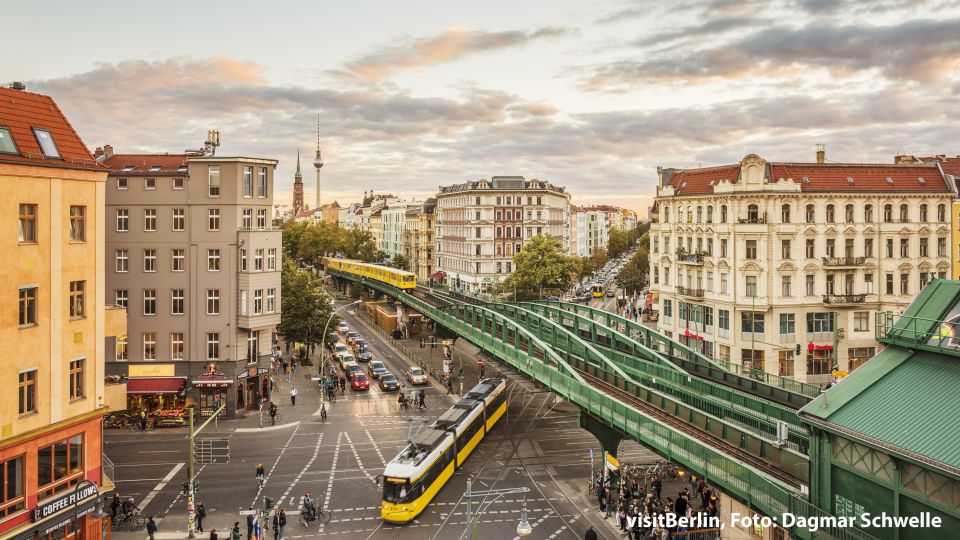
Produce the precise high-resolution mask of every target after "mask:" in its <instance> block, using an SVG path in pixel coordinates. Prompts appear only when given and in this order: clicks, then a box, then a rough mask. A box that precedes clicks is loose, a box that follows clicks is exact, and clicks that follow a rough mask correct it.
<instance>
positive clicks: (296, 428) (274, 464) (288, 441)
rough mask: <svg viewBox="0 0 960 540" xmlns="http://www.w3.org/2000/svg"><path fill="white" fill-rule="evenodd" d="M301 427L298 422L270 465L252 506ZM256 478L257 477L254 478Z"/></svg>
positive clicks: (251, 504)
mask: <svg viewBox="0 0 960 540" xmlns="http://www.w3.org/2000/svg"><path fill="white" fill-rule="evenodd" d="M299 429H300V424H299V423H298V424H297V427H295V428H294V429H293V433H291V434H290V438H289V439H287V442H286V444H284V445H283V448H281V449H280V453H279V454H277V460H276V461H274V462H273V466H272V467H270V471H269V472H268V473H267V474H266V476H265V477H264V479H263V485H262V486H257V494H256V495H254V496H253V500H252V501H251V502H250V506H256V505H257V499H258V498H259V497H260V493H262V492H263V488H264V487H265V486H266V485H267V482H269V481H270V475H271V474H273V471H274V469H276V468H277V465H278V464H279V463H280V459H281V458H282V457H283V453H284V452H286V451H287V448H288V447H289V446H290V443H291V442H292V441H293V437H294V436H296V434H297V431H298V430H299ZM254 480H255V479H254Z"/></svg>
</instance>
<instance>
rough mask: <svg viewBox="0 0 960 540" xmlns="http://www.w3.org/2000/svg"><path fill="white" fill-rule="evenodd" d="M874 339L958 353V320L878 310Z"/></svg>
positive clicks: (905, 345) (959, 343) (886, 342)
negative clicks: (944, 319)
mask: <svg viewBox="0 0 960 540" xmlns="http://www.w3.org/2000/svg"><path fill="white" fill-rule="evenodd" d="M874 329H875V335H876V338H877V341H879V342H881V343H885V344H887V345H899V346H901V347H910V348H914V349H924V350H928V351H932V352H938V353H942V354H948V355H950V356H960V324H958V323H955V322H950V321H943V320H938V319H928V318H925V317H915V316H910V315H900V314H897V313H893V312H891V311H878V312H877V314H876V323H875V325H874Z"/></svg>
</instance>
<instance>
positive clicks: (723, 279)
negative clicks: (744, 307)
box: [720, 272, 729, 294]
mask: <svg viewBox="0 0 960 540" xmlns="http://www.w3.org/2000/svg"><path fill="white" fill-rule="evenodd" d="M728 289H729V284H728V280H727V273H726V272H720V294H727V292H728Z"/></svg>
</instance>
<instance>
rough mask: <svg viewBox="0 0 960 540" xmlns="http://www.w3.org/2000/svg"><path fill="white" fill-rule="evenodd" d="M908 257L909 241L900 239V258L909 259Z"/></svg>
mask: <svg viewBox="0 0 960 540" xmlns="http://www.w3.org/2000/svg"><path fill="white" fill-rule="evenodd" d="M909 256H910V239H909V238H901V239H900V257H909Z"/></svg>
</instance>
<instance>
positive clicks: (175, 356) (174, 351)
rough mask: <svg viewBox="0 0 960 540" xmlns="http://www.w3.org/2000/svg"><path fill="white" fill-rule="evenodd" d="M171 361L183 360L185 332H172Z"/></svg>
mask: <svg viewBox="0 0 960 540" xmlns="http://www.w3.org/2000/svg"><path fill="white" fill-rule="evenodd" d="M170 359H171V360H183V332H170Z"/></svg>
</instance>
